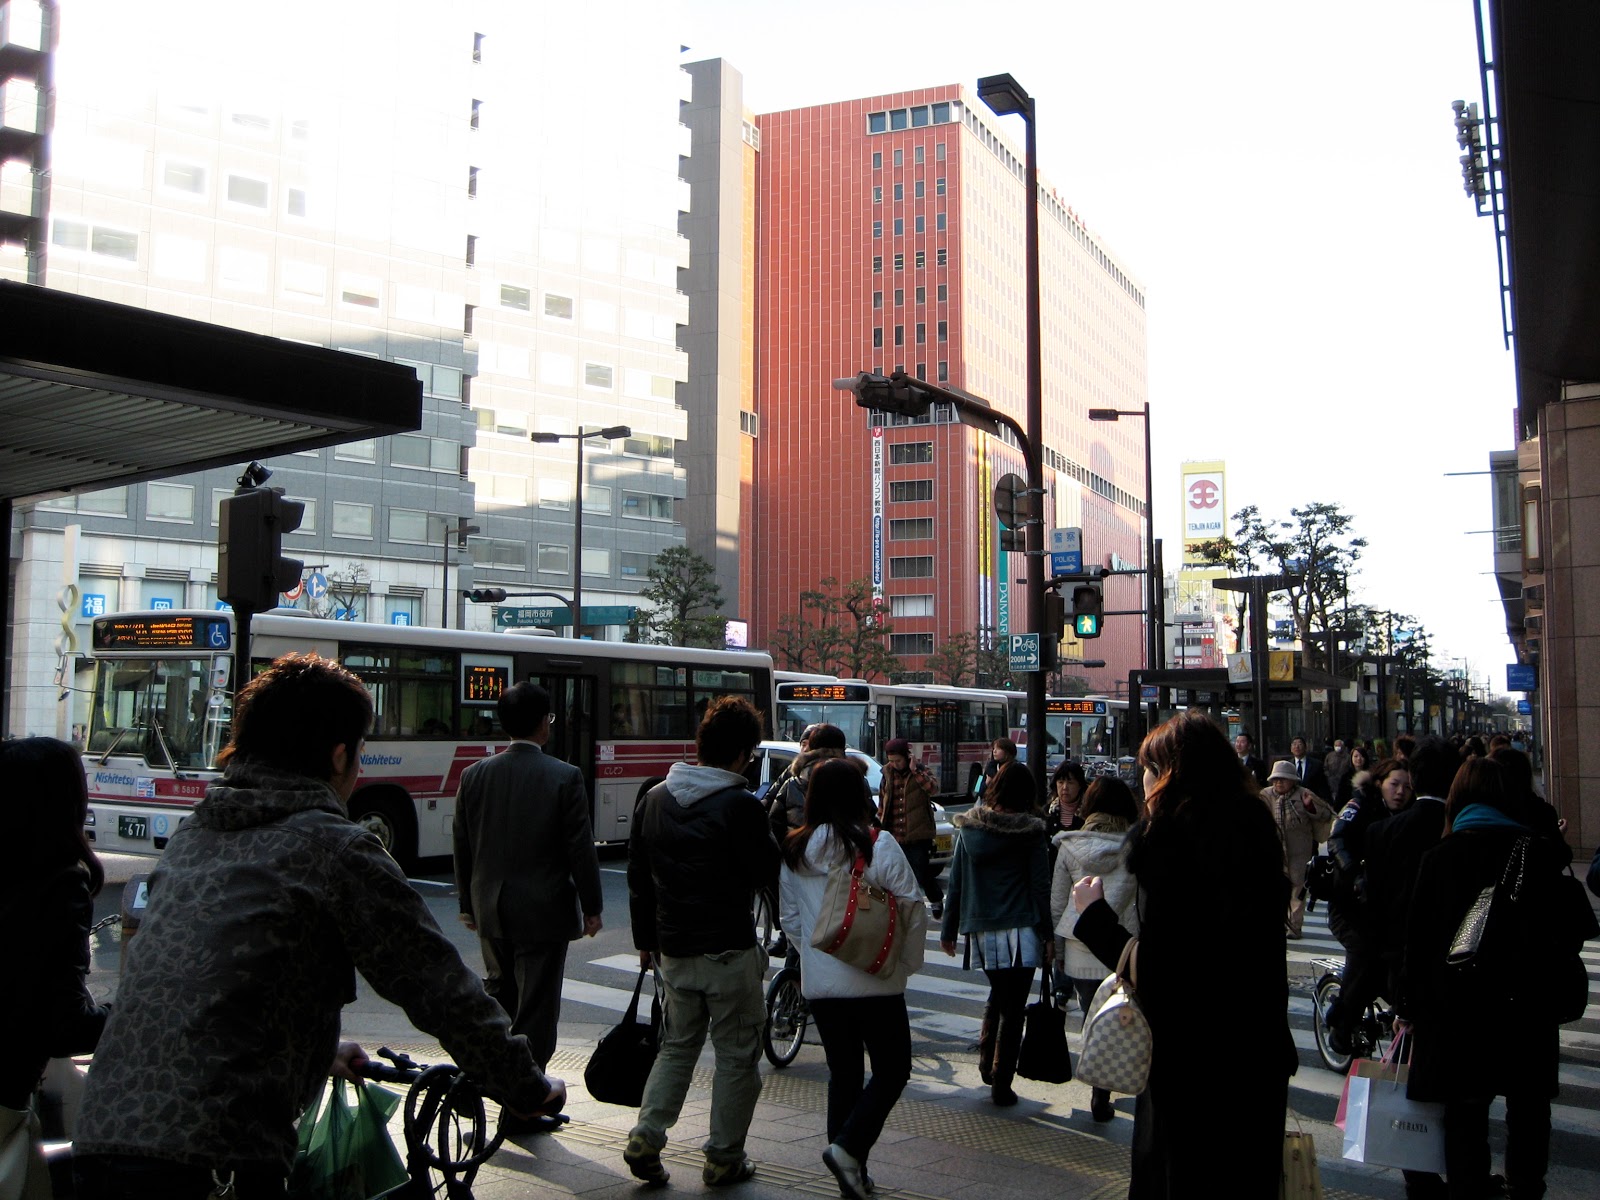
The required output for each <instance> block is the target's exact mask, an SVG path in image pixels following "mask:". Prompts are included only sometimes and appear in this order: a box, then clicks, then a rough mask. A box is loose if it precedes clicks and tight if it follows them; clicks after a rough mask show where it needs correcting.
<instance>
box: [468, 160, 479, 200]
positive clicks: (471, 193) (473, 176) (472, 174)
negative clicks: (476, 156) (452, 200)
mask: <svg viewBox="0 0 1600 1200" xmlns="http://www.w3.org/2000/svg"><path fill="white" fill-rule="evenodd" d="M467 198H468V199H469V200H476V199H477V198H478V168H477V167H468V168H467Z"/></svg>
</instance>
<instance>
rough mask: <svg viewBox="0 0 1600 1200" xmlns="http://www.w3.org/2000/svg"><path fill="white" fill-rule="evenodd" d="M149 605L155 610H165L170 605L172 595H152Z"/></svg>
mask: <svg viewBox="0 0 1600 1200" xmlns="http://www.w3.org/2000/svg"><path fill="white" fill-rule="evenodd" d="M150 607H151V609H152V610H154V611H155V612H166V611H167V610H169V609H170V608H171V607H172V597H171V596H152V597H151V598H150Z"/></svg>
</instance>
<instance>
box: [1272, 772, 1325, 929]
mask: <svg viewBox="0 0 1600 1200" xmlns="http://www.w3.org/2000/svg"><path fill="white" fill-rule="evenodd" d="M1261 799H1262V800H1263V801H1265V803H1266V805H1267V808H1268V809H1269V810H1271V812H1272V817H1273V820H1275V821H1277V823H1278V836H1279V838H1281V839H1282V841H1283V873H1284V874H1285V875H1287V876H1288V877H1289V913H1288V917H1287V918H1286V920H1287V923H1288V926H1289V937H1290V938H1292V939H1298V938H1299V937H1300V927H1301V923H1302V922H1303V921H1304V920H1305V913H1306V864H1307V863H1309V862H1310V861H1311V856H1312V855H1313V854H1315V853H1316V852H1317V843H1318V842H1320V841H1321V840H1322V839H1323V838H1324V837H1325V836H1327V835H1326V831H1327V830H1329V829H1331V828H1332V827H1333V809H1331V808H1330V807H1328V802H1327V801H1326V800H1324V799H1322V797H1320V796H1318V795H1317V794H1316V793H1315V792H1313V791H1312V790H1311V789H1310V788H1308V787H1304V786H1302V785H1301V783H1300V779H1299V776H1297V775H1296V774H1295V770H1294V764H1293V763H1292V762H1290V761H1289V760H1288V759H1286V758H1280V759H1279V760H1278V761H1277V762H1275V763H1273V764H1272V772H1271V774H1269V775H1268V776H1267V786H1266V787H1264V788H1262V789H1261Z"/></svg>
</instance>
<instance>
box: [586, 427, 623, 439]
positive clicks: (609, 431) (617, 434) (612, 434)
mask: <svg viewBox="0 0 1600 1200" xmlns="http://www.w3.org/2000/svg"><path fill="white" fill-rule="evenodd" d="M589 436H591V437H603V438H606V439H615V438H625V437H632V436H633V429H632V428H631V427H629V426H627V425H607V426H606V427H605V428H604V429H602V430H601V431H600V432H599V433H598V434H590V435H589Z"/></svg>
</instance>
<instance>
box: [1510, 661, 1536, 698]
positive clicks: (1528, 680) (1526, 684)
mask: <svg viewBox="0 0 1600 1200" xmlns="http://www.w3.org/2000/svg"><path fill="white" fill-rule="evenodd" d="M1538 690H1539V672H1538V669H1537V668H1535V667H1534V665H1533V664H1532V663H1508V664H1507V665H1506V691H1508V692H1536V691H1538Z"/></svg>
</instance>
